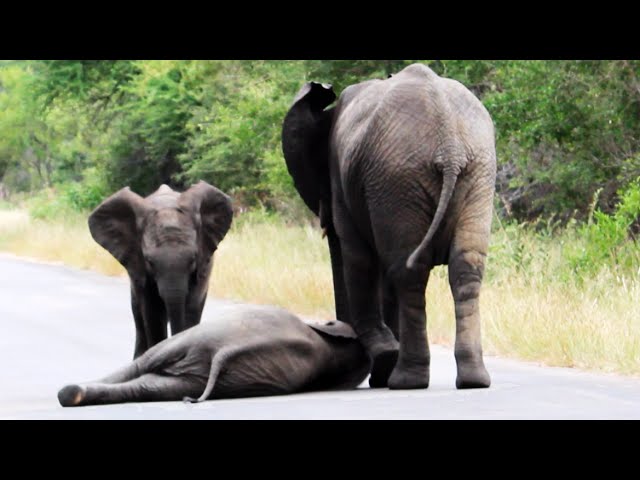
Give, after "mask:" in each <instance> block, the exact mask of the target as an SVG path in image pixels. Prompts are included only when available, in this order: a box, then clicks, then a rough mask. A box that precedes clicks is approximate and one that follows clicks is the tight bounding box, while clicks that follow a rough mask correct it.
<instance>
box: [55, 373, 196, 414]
mask: <svg viewBox="0 0 640 480" xmlns="http://www.w3.org/2000/svg"><path fill="white" fill-rule="evenodd" d="M202 389H203V385H202V382H198V381H196V380H194V379H190V378H184V377H171V376H166V375H158V374H155V373H147V374H144V375H142V376H141V377H138V378H136V379H134V380H130V381H128V382H124V383H115V384H107V383H89V384H85V385H68V386H66V387H64V388H63V389H62V390H60V392H59V393H58V400H59V401H60V404H61V405H62V406H63V407H76V406H83V405H105V404H112V403H126V402H162V401H178V400H182V399H183V398H184V397H191V396H196V395H198V394H200V393H201V392H202Z"/></svg>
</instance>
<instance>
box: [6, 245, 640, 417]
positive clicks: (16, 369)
mask: <svg viewBox="0 0 640 480" xmlns="http://www.w3.org/2000/svg"><path fill="white" fill-rule="evenodd" d="M215 305H216V303H215V302H213V301H210V302H209V303H208V304H207V307H206V308H205V313H204V320H203V321H211V318H212V317H213V316H214V315H215ZM0 327H1V329H0V332H1V334H0V419H631V418H634V419H640V379H637V378H624V377H617V376H609V375H594V374H589V373H584V372H577V371H574V370H571V369H562V368H541V367H538V366H535V365H532V364H525V363H521V362H516V361H511V360H505V359H500V358H495V357H487V358H486V362H487V367H488V369H489V371H490V373H491V375H492V378H493V386H492V387H491V388H490V389H487V390H468V391H457V390H456V389H455V386H454V381H455V363H454V359H453V353H452V352H451V351H450V350H448V349H445V348H442V347H437V346H434V347H432V355H433V356H432V374H431V386H430V387H429V389H427V390H419V391H416V390H413V391H390V390H386V389H382V390H370V389H369V388H367V387H366V382H365V384H363V385H362V386H361V387H360V388H359V389H357V390H353V391H347V392H319V393H306V394H299V395H290V396H280V397H266V398H253V399H238V400H215V401H208V402H204V403H202V404H197V405H191V404H183V403H182V402H163V403H146V404H140V403H138V404H122V405H112V406H99V407H81V408H66V409H65V408H62V407H60V406H59V405H58V402H57V397H56V394H57V391H58V389H59V388H60V387H62V386H64V385H65V384H67V383H73V382H79V381H86V380H91V379H94V378H98V377H100V376H102V375H104V374H106V373H109V372H110V371H112V370H114V369H115V368H118V367H119V366H121V365H124V364H126V363H127V362H128V361H129V360H130V357H131V353H132V348H133V338H134V329H133V319H132V318H131V312H130V307H129V289H128V282H127V280H126V279H123V278H110V277H104V276H101V275H98V274H95V273H91V272H85V271H80V270H75V269H71V268H67V267H62V266H57V265H49V264H39V263H35V262H31V261H26V260H23V259H17V258H15V257H11V256H8V255H4V254H0Z"/></svg>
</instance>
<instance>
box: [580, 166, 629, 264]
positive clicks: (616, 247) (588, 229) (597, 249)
mask: <svg viewBox="0 0 640 480" xmlns="http://www.w3.org/2000/svg"><path fill="white" fill-rule="evenodd" d="M619 195H620V203H619V204H618V206H617V208H616V210H615V212H614V213H613V214H610V215H608V214H606V213H604V212H602V211H601V210H596V211H595V212H594V213H593V217H592V218H593V221H591V222H588V223H586V224H584V225H582V226H581V227H580V228H579V231H578V232H579V236H580V237H581V238H582V241H583V242H584V244H583V247H582V248H580V249H579V250H578V251H576V252H574V253H573V254H572V256H571V257H570V263H571V265H572V267H573V268H574V270H575V271H576V272H577V273H583V272H589V273H594V272H597V271H598V270H599V269H600V268H602V266H603V265H605V264H608V265H618V266H620V267H622V268H623V269H626V270H630V269H634V268H638V267H640V249H639V248H638V247H639V246H638V244H637V240H636V238H635V236H634V234H633V231H632V227H633V225H634V224H636V225H637V223H638V221H639V220H640V177H638V178H637V179H636V180H635V181H634V182H631V183H630V184H629V185H628V186H627V187H626V188H625V189H624V190H622V191H620V192H619Z"/></svg>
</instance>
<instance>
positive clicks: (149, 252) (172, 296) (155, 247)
mask: <svg viewBox="0 0 640 480" xmlns="http://www.w3.org/2000/svg"><path fill="white" fill-rule="evenodd" d="M232 215H233V213H232V208H231V201H230V199H229V197H228V196H227V195H226V194H224V193H223V192H221V191H220V190H218V189H217V188H215V187H213V186H211V185H209V184H208V183H206V182H203V181H201V182H199V183H198V184H196V185H194V186H192V187H191V188H189V189H188V190H186V191H185V192H183V193H179V192H175V191H173V190H172V189H171V188H169V187H168V186H166V185H163V186H161V187H160V188H159V189H158V190H157V191H156V192H154V193H153V194H151V195H149V196H148V197H146V198H142V197H141V196H139V195H137V194H136V193H134V192H132V191H131V189H130V188H129V187H126V188H123V189H122V190H120V191H118V192H116V193H115V194H113V195H112V196H111V197H109V198H107V199H106V200H105V201H104V202H102V204H100V205H99V206H98V207H97V208H96V209H95V210H94V211H93V212H92V213H91V215H90V217H89V230H90V231H91V235H92V236H93V238H94V239H95V241H96V242H97V243H98V244H100V245H101V246H102V247H104V248H105V249H106V250H108V251H109V252H110V253H111V254H112V255H113V256H114V257H115V258H116V259H117V260H118V261H119V262H120V263H121V264H122V265H123V266H124V267H125V268H126V269H127V272H128V273H129V277H130V278H131V280H132V282H134V283H136V284H138V285H141V286H145V288H155V289H157V293H158V295H159V296H160V298H161V299H162V301H163V303H164V307H165V309H166V312H167V315H168V318H169V320H170V323H171V326H172V333H173V334H175V333H177V331H181V330H183V329H185V328H187V327H189V326H191V325H186V324H185V308H188V302H189V295H190V293H193V290H194V288H196V285H200V286H202V284H203V282H204V283H208V278H209V272H210V270H211V260H212V255H213V253H214V252H215V250H216V249H217V248H218V244H219V243H220V242H221V241H222V239H223V238H224V237H225V235H226V233H227V231H228V230H229V228H230V226H231V221H232ZM205 287H206V285H205ZM176 330H177V331H176Z"/></svg>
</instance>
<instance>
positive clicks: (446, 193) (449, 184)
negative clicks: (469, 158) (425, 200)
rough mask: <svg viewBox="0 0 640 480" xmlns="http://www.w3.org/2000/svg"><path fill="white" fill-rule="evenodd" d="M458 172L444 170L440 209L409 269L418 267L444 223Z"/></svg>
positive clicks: (439, 202) (452, 169) (413, 256)
mask: <svg viewBox="0 0 640 480" xmlns="http://www.w3.org/2000/svg"><path fill="white" fill-rule="evenodd" d="M458 172H459V170H457V169H456V168H455V167H454V168H445V169H444V172H443V179H442V180H443V181H442V191H441V192H440V200H438V208H437V209H436V214H435V215H434V217H433V222H431V226H429V230H428V231H427V234H426V235H425V236H424V238H423V239H422V242H421V243H420V245H418V248H416V249H415V250H414V251H413V253H412V254H411V255H410V256H409V258H408V259H407V268H410V269H411V268H413V267H414V266H415V265H416V263H417V262H418V260H419V259H420V256H421V255H422V253H423V252H424V250H425V248H427V246H428V245H429V242H430V241H431V239H432V238H433V236H434V235H435V233H436V231H438V228H439V227H440V223H441V222H442V218H443V217H444V214H445V212H446V211H447V207H448V206H449V201H450V200H451V196H452V195H453V189H454V188H455V186H456V181H457V180H458Z"/></svg>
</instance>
